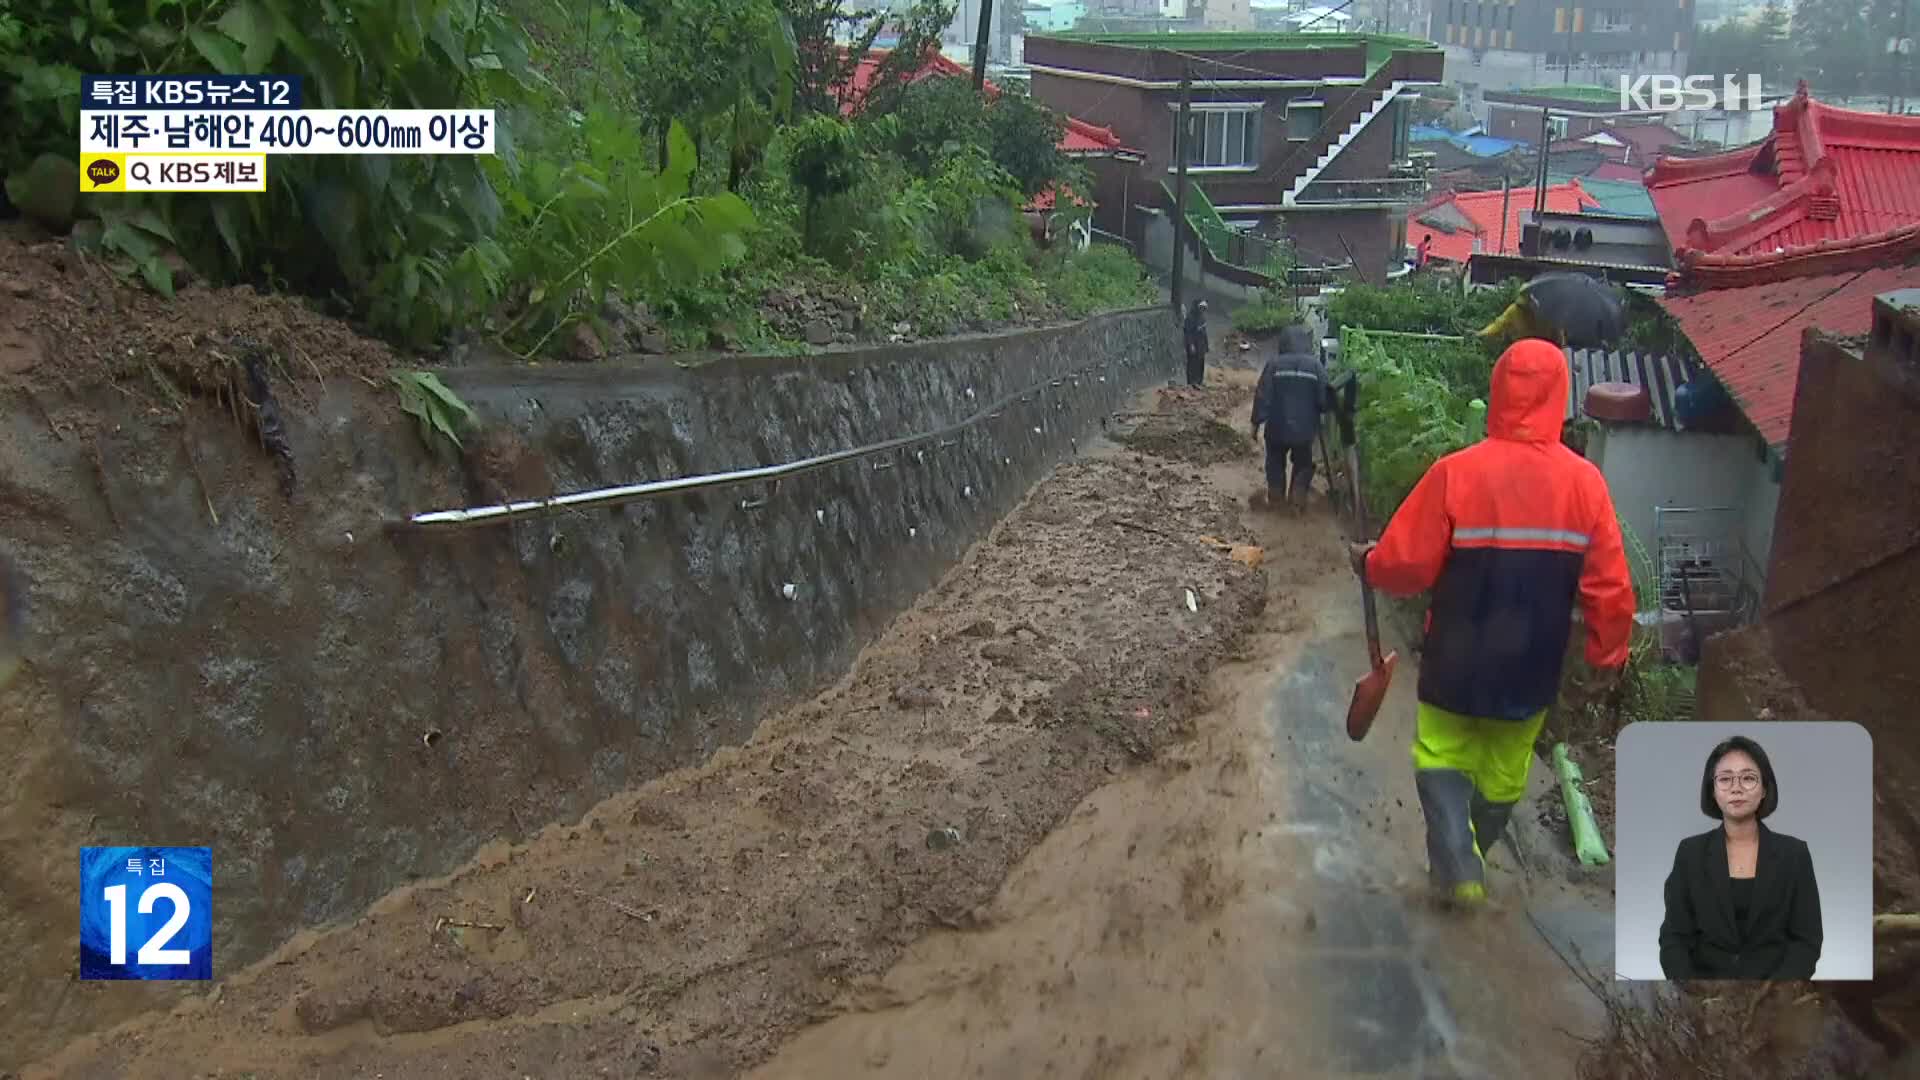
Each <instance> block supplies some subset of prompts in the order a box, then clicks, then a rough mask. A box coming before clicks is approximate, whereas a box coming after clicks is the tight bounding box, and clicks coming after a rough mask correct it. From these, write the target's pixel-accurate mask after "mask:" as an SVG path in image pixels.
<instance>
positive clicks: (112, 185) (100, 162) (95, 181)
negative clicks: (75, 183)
mask: <svg viewBox="0 0 1920 1080" xmlns="http://www.w3.org/2000/svg"><path fill="white" fill-rule="evenodd" d="M80 190H81V191H89V192H91V191H125V190H127V162H126V155H124V154H92V155H89V156H88V157H87V159H86V160H85V161H84V162H82V163H81V165H80Z"/></svg>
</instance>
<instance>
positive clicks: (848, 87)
mask: <svg viewBox="0 0 1920 1080" xmlns="http://www.w3.org/2000/svg"><path fill="white" fill-rule="evenodd" d="M892 54H893V50H891V49H870V50H868V51H867V54H866V55H865V56H862V57H861V58H860V62H859V63H858V64H855V65H854V68H853V72H852V74H850V75H848V76H847V81H846V82H844V83H841V84H839V85H838V86H835V87H834V88H833V89H834V96H835V97H837V98H839V99H840V115H842V116H852V115H853V114H854V113H856V112H858V111H859V110H860V105H861V103H862V102H864V101H866V100H867V93H868V91H870V90H872V89H873V81H874V79H876V78H878V77H879V74H880V64H881V63H882V62H883V61H884V60H886V58H887V57H888V56H891V55H892ZM840 55H842V56H845V55H846V48H845V47H844V46H843V47H842V48H841V50H840ZM972 74H973V72H971V71H969V70H967V69H966V68H964V67H962V66H960V64H958V63H957V62H955V61H953V60H951V59H949V58H948V57H947V56H946V54H944V53H942V52H940V51H939V50H938V49H929V50H927V58H926V60H925V61H923V62H922V63H921V65H920V68H919V70H917V71H915V72H913V73H912V74H910V75H908V76H907V82H909V83H917V82H919V81H920V80H922V79H928V78H932V77H933V76H935V75H962V76H969V77H970V76H972ZM987 86H988V87H989V89H988V93H990V94H997V93H999V92H1000V90H999V88H998V87H995V86H994V85H993V84H992V83H988V84H987Z"/></svg>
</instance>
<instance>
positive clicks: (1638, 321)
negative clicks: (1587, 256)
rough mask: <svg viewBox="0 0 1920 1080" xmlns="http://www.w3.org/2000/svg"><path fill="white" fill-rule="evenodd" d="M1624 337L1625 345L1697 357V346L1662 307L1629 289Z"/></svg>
mask: <svg viewBox="0 0 1920 1080" xmlns="http://www.w3.org/2000/svg"><path fill="white" fill-rule="evenodd" d="M1626 340H1627V346H1628V347H1629V348H1633V349H1637V350H1639V351H1640V352H1644V353H1652V354H1654V355H1656V356H1680V357H1687V358H1689V359H1692V360H1694V361H1696V362H1697V361H1698V360H1699V359H1700V352H1699V350H1698V349H1695V348H1694V347H1693V342H1692V340H1690V339H1689V338H1688V337H1687V335H1686V332H1685V331H1683V330H1681V329H1680V324H1679V322H1677V321H1675V319H1674V317H1673V316H1672V315H1669V314H1667V311H1666V309H1665V308H1663V307H1661V306H1660V305H1659V304H1656V303H1654V302H1653V301H1652V300H1649V299H1647V298H1646V297H1644V296H1641V295H1640V294H1639V293H1636V292H1631V291H1629V292H1628V293H1627V334H1626Z"/></svg>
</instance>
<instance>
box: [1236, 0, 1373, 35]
mask: <svg viewBox="0 0 1920 1080" xmlns="http://www.w3.org/2000/svg"><path fill="white" fill-rule="evenodd" d="M1250 4H1251V9H1252V15H1253V25H1254V27H1255V28H1256V29H1259V30H1270V31H1277V32H1281V33H1296V32H1305V33H1323V32H1324V33H1344V32H1346V31H1348V30H1351V29H1353V26H1354V21H1355V20H1354V16H1353V15H1352V14H1351V12H1352V10H1353V9H1352V8H1350V7H1341V6H1339V5H1337V4H1309V3H1305V2H1304V0H1250Z"/></svg>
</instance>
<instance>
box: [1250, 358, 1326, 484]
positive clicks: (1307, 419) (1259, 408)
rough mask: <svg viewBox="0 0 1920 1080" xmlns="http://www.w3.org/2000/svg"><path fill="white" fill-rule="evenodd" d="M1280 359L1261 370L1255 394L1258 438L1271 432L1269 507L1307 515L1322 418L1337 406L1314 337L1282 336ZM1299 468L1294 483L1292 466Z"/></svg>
mask: <svg viewBox="0 0 1920 1080" xmlns="http://www.w3.org/2000/svg"><path fill="white" fill-rule="evenodd" d="M1279 344H1280V355H1278V356H1276V357H1274V358H1273V359H1272V360H1269V361H1267V366H1266V367H1265V368H1263V369H1261V372H1260V383H1259V385H1258V386H1257V387H1255V388H1254V391H1253V436H1254V438H1256V439H1257V438H1259V437H1260V428H1261V427H1262V426H1263V425H1264V426H1265V427H1266V429H1267V503H1268V505H1270V506H1274V507H1279V506H1281V505H1282V504H1284V503H1288V502H1290V503H1292V505H1293V508H1294V509H1295V510H1296V511H1299V510H1304V509H1306V505H1307V494H1308V492H1309V491H1310V490H1311V488H1312V484H1313V441H1314V437H1315V436H1317V435H1318V434H1319V433H1320V414H1321V413H1323V412H1325V411H1326V410H1327V407H1328V406H1329V405H1330V404H1331V402H1330V401H1329V400H1328V392H1327V369H1326V365H1324V364H1322V363H1321V362H1320V357H1319V356H1318V355H1317V353H1316V350H1315V348H1314V342H1313V331H1311V330H1308V329H1307V328H1306V327H1304V326H1300V325H1298V324H1296V325H1293V326H1288V327H1285V328H1283V329H1282V330H1281V331H1280V343H1279ZM1289 460H1291V461H1292V463H1293V477H1292V481H1291V483H1289V481H1288V477H1287V463H1288V461H1289Z"/></svg>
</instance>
